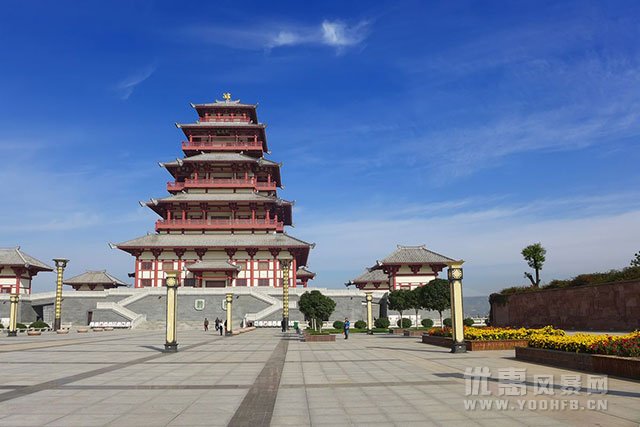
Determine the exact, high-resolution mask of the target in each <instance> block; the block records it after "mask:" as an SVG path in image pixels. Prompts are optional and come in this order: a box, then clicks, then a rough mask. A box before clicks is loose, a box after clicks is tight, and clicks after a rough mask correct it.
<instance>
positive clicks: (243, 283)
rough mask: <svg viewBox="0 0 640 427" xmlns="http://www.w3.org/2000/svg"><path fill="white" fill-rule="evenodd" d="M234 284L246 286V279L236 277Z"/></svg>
mask: <svg viewBox="0 0 640 427" xmlns="http://www.w3.org/2000/svg"><path fill="white" fill-rule="evenodd" d="M236 286H247V279H236Z"/></svg>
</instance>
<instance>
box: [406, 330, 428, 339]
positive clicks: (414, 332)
mask: <svg viewBox="0 0 640 427" xmlns="http://www.w3.org/2000/svg"><path fill="white" fill-rule="evenodd" d="M424 331H425V330H424V329H418V330H409V329H405V331H404V336H405V337H421V336H422V335H423V334H424Z"/></svg>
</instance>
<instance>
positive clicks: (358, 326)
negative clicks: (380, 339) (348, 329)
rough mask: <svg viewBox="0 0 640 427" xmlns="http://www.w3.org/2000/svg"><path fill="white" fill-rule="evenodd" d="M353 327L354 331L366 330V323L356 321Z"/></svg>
mask: <svg viewBox="0 0 640 427" xmlns="http://www.w3.org/2000/svg"><path fill="white" fill-rule="evenodd" d="M353 326H354V327H355V328H356V329H367V322H365V321H364V320H358V321H357V322H356V323H354V325H353Z"/></svg>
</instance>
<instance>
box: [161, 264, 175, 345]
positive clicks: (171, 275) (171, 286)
mask: <svg viewBox="0 0 640 427" xmlns="http://www.w3.org/2000/svg"><path fill="white" fill-rule="evenodd" d="M165 284H166V286H167V336H166V342H165V343H164V351H166V352H171V353H174V352H176V351H178V341H177V337H176V326H177V319H176V311H177V306H178V296H177V289H178V279H177V272H175V271H168V272H167V279H166V280H165Z"/></svg>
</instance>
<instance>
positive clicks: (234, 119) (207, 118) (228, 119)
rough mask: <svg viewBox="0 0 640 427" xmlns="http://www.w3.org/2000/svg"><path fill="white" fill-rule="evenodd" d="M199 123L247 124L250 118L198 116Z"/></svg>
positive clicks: (240, 116)
mask: <svg viewBox="0 0 640 427" xmlns="http://www.w3.org/2000/svg"><path fill="white" fill-rule="evenodd" d="M200 121H201V122H236V123H237V122H241V123H249V122H250V121H251V118H250V117H249V116H248V115H246V114H245V115H242V114H240V115H235V114H231V115H219V116H210V115H204V116H200Z"/></svg>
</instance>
